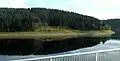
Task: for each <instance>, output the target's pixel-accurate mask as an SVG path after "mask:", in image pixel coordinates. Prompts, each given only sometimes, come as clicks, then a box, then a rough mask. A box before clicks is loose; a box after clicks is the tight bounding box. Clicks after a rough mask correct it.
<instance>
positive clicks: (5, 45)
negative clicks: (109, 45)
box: [0, 37, 109, 55]
mask: <svg viewBox="0 0 120 61" xmlns="http://www.w3.org/2000/svg"><path fill="white" fill-rule="evenodd" d="M108 39H109V37H101V38H99V37H96V38H90V37H84V38H71V39H66V40H53V41H44V42H43V41H41V40H42V39H41V40H33V39H11V40H10V39H9V40H8V39H2V40H0V55H31V54H34V55H43V54H44V55H45V54H53V53H59V52H65V51H70V50H75V49H80V48H85V47H91V46H94V45H97V44H100V42H103V43H104V42H105V41H106V40H108Z"/></svg>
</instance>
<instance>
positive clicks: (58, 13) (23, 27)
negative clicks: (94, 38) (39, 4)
mask: <svg viewBox="0 0 120 61" xmlns="http://www.w3.org/2000/svg"><path fill="white" fill-rule="evenodd" d="M36 26H37V27H41V26H58V27H62V28H71V29H79V30H103V29H109V26H108V25H107V23H106V22H104V21H101V20H99V19H97V18H94V17H91V16H87V15H82V14H78V13H75V12H69V11H63V10H58V9H47V8H27V9H25V8H0V32H16V31H17V32H20V31H33V30H34V29H35V27H36Z"/></svg>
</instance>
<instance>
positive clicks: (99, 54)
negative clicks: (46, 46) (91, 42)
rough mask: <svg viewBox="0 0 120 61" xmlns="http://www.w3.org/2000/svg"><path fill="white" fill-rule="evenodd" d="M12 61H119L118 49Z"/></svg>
mask: <svg viewBox="0 0 120 61" xmlns="http://www.w3.org/2000/svg"><path fill="white" fill-rule="evenodd" d="M12 61H120V48H116V49H108V50H99V51H92V52H85V53H83V52H82V53H73V54H64V55H57V56H47V57H36V58H27V59H19V60H12Z"/></svg>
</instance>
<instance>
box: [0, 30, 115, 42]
mask: <svg viewBox="0 0 120 61" xmlns="http://www.w3.org/2000/svg"><path fill="white" fill-rule="evenodd" d="M112 34H113V32H112V31H111V30H99V31H96V30H91V31H83V30H74V29H65V28H49V29H48V28H45V29H40V28H39V29H36V30H35V31H33V32H0V39H11V38H12V39H14V38H15V39H40V38H42V39H48V40H53V39H55V40H56V39H68V38H76V37H106V36H110V35H112Z"/></svg>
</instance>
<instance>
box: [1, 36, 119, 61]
mask: <svg viewBox="0 0 120 61" xmlns="http://www.w3.org/2000/svg"><path fill="white" fill-rule="evenodd" d="M114 48H120V40H119V39H111V38H110V39H107V40H106V41H105V43H103V42H100V43H99V44H97V45H94V46H91V47H87V48H80V49H76V50H71V51H66V52H61V53H55V54H48V55H25V56H19V55H13V56H12V55H11V56H6V55H4V56H3V55H1V56H0V61H10V60H16V59H26V58H35V57H43V56H53V55H54V56H55V55H64V54H72V53H84V52H91V51H98V50H107V49H114Z"/></svg>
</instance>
